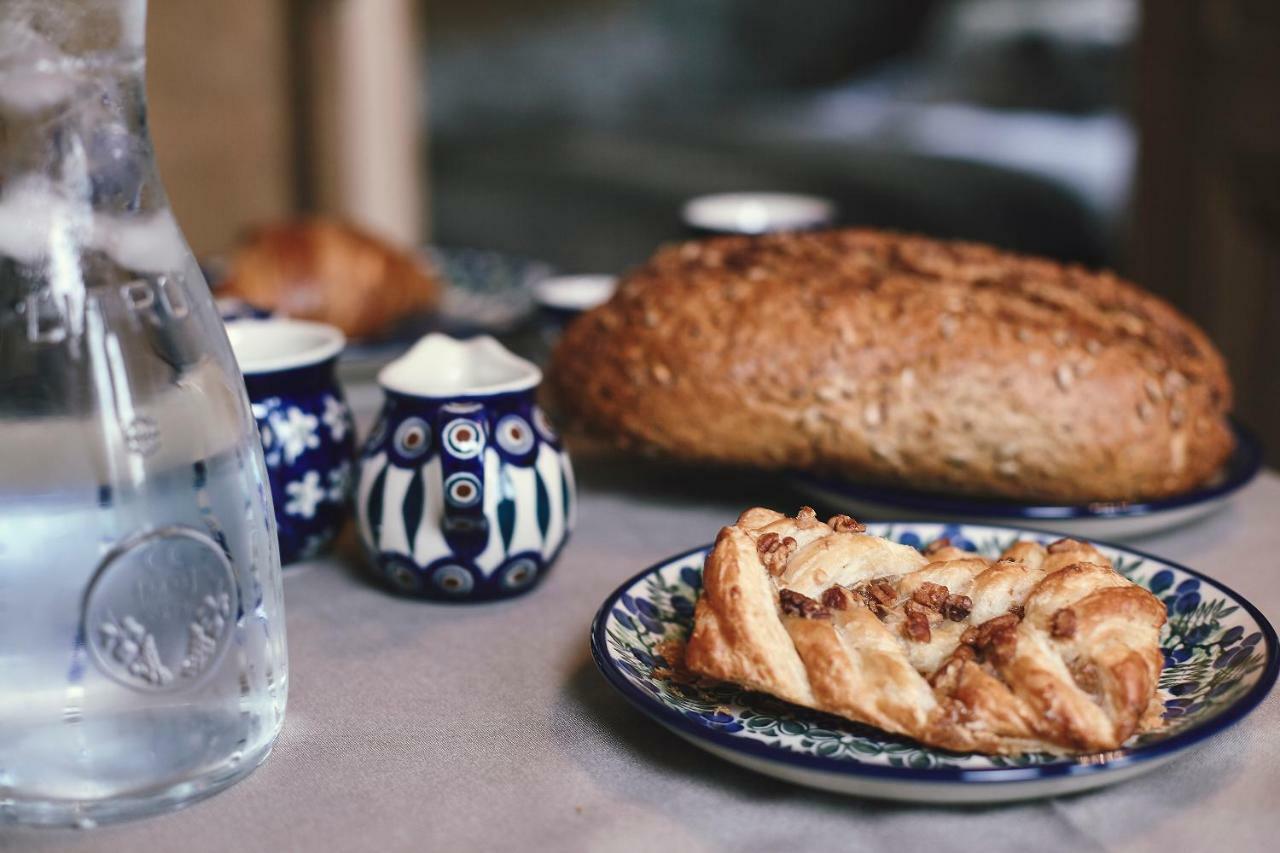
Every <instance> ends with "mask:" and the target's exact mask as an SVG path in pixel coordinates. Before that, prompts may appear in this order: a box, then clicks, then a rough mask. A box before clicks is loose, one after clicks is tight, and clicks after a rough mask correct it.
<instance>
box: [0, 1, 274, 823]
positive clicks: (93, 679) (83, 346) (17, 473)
mask: <svg viewBox="0 0 1280 853" xmlns="http://www.w3.org/2000/svg"><path fill="white" fill-rule="evenodd" d="M145 14H146V0H0V823H3V822H13V821H17V822H25V823H52V824H77V825H85V824H91V823H94V822H99V821H103V820H114V819H118V818H123V817H129V816H133V815H138V814H145V813H148V812H153V811H158V810H162V809H165V808H168V807H172V806H175V805H178V804H181V803H184V802H187V801H190V800H192V799H195V798H198V797H201V796H204V795H207V794H209V793H211V792H213V791H216V790H219V789H220V788H222V787H224V786H225V785H228V784H230V783H231V782H233V781H235V780H236V779H238V778H240V777H242V776H244V775H246V774H247V773H249V772H250V771H251V770H252V769H253V768H254V767H255V766H257V765H258V764H259V763H260V762H261V761H262V760H264V759H265V758H266V756H267V754H268V753H269V752H270V749H271V745H272V743H273V742H274V740H275V737H276V735H277V734H278V733H279V731H280V726H281V724H282V722H283V719H284V709H285V699H286V694H287V683H288V682H287V676H286V673H287V669H286V667H287V660H286V652H285V633H284V613H283V608H282V597H281V583H280V559H279V554H278V551H277V545H276V538H275V521H274V516H273V514H272V508H271V495H270V490H269V489H268V488H267V486H266V477H265V470H264V468H263V461H262V449H261V445H260V444H259V442H258V436H257V432H256V430H255V428H254V425H253V420H252V418H251V416H250V413H249V406H248V401H247V400H246V397H245V390H244V383H243V380H242V378H241V376H240V373H239V371H238V369H237V367H236V363H235V360H234V359H233V357H232V354H231V349H230V346H229V345H228V343H227V338H226V334H225V332H224V330H223V328H222V324H221V322H220V321H219V319H218V316H217V312H216V310H215V308H214V305H213V302H212V299H211V298H210V295H209V292H208V288H207V286H206V284H205V282H204V279H203V277H202V275H201V273H200V271H199V268H198V267H197V266H196V264H195V262H194V260H193V259H192V256H191V252H190V250H189V249H188V248H187V245H186V241H185V240H184V238H183V236H182V234H181V232H180V230H179V229H178V226H177V224H176V222H175V220H174V217H173V215H172V213H171V212H170V209H169V205H168V202H167V201H166V199H165V194H164V190H163V188H162V187H161V184H160V180H159V177H158V175H157V173H156V167H155V161H154V158H153V156H152V148H151V141H150V139H149V137H148V135H147V124H146V105H145V99H144V90H143V68H144V56H143V32H144V18H145Z"/></svg>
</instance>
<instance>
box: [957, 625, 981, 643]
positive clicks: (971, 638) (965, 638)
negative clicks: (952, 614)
mask: <svg viewBox="0 0 1280 853" xmlns="http://www.w3.org/2000/svg"><path fill="white" fill-rule="evenodd" d="M977 643H978V626H977V625H970V626H969V627H968V628H965V629H964V633H963V634H961V635H960V644H961V645H964V646H973V645H977Z"/></svg>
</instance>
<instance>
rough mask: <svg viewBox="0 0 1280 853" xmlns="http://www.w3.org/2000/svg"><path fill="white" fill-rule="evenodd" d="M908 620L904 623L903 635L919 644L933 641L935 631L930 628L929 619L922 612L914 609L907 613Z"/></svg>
mask: <svg viewBox="0 0 1280 853" xmlns="http://www.w3.org/2000/svg"><path fill="white" fill-rule="evenodd" d="M906 614H907V620H906V621H905V622H903V623H902V633H904V634H906V635H907V638H908V639H911V640H914V641H916V642H917V643H927V642H929V641H930V640H932V639H933V631H932V630H930V628H929V617H928V616H926V615H925V614H924V612H923V611H921V610H916V609H914V608H912V609H909V610H907V611H906Z"/></svg>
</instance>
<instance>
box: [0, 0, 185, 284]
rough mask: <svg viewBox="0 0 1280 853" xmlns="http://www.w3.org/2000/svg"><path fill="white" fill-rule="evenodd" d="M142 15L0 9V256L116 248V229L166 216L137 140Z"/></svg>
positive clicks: (137, 8)
mask: <svg viewBox="0 0 1280 853" xmlns="http://www.w3.org/2000/svg"><path fill="white" fill-rule="evenodd" d="M145 12H146V2H145V0H5V2H4V4H3V5H2V6H0V257H7V258H9V259H12V260H15V261H17V262H19V263H23V264H32V263H39V264H44V265H47V264H51V263H52V261H53V260H54V259H56V258H58V257H65V256H66V255H67V249H68V247H69V246H76V247H80V248H111V247H112V246H113V245H114V244H117V243H120V242H122V241H121V240H120V239H117V235H118V232H119V229H120V227H121V226H122V223H123V221H124V220H129V221H133V220H137V219H140V218H144V217H154V216H156V215H159V214H162V213H163V214H165V215H167V208H168V204H167V201H166V199H165V196H164V190H163V188H162V186H161V183H160V180H159V176H158V174H157V172H156V167H155V158H154V155H153V151H152V146H151V139H150V135H149V134H148V131H147V111H146V96H145V90H144V75H143V72H144V68H145V62H144V56H143V41H144V29H145V28H144V25H143V23H144V19H145ZM5 222H16V223H19V224H20V225H21V227H19V228H16V229H15V228H6V227H3V226H4V223H5ZM99 243H103V244H104V245H103V246H98V245H97V244H99ZM107 243H110V244H112V246H108V245H106V244H107Z"/></svg>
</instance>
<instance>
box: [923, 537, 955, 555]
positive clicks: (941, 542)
mask: <svg viewBox="0 0 1280 853" xmlns="http://www.w3.org/2000/svg"><path fill="white" fill-rule="evenodd" d="M950 547H951V540H950V539H948V538H947V537H946V536H941V537H939V538H937V539H935V540H933V541H932V542H930V543H929V544H928V545H926V546H925V548H924V555H925V556H926V557H927V556H929V555H930V554H936V553H938V552H939V551H941V550H942V549H943V548H950Z"/></svg>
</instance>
